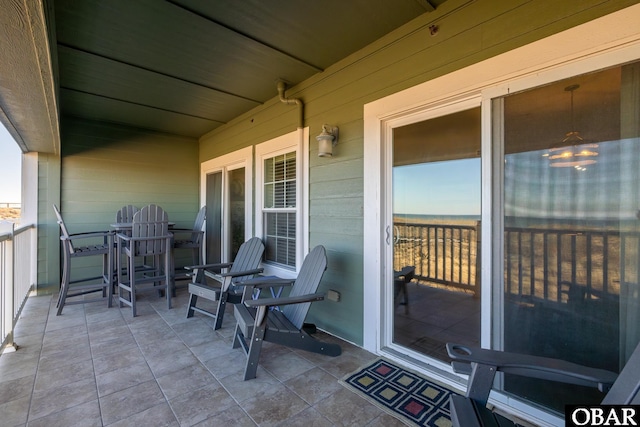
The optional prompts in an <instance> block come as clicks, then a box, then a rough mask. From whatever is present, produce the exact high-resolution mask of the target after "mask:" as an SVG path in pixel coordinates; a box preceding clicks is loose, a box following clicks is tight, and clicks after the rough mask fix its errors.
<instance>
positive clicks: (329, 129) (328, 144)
mask: <svg viewBox="0 0 640 427" xmlns="http://www.w3.org/2000/svg"><path fill="white" fill-rule="evenodd" d="M316 139H317V140H318V157H331V156H333V147H334V146H335V145H336V144H337V143H338V128H337V127H336V126H331V125H322V132H321V133H320V135H318V136H316Z"/></svg>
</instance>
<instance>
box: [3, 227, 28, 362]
mask: <svg viewBox="0 0 640 427" xmlns="http://www.w3.org/2000/svg"><path fill="white" fill-rule="evenodd" d="M35 242H36V227H35V226H34V225H27V226H21V227H19V228H15V224H13V223H11V222H7V221H0V332H1V333H2V347H1V349H2V351H5V350H9V349H13V348H15V347H14V343H13V328H14V326H15V324H16V321H17V319H18V317H19V315H20V311H21V310H22V307H23V306H24V303H25V301H26V299H27V296H28V295H29V293H30V292H31V290H32V289H33V287H34V286H35V277H36V273H35V272H36V268H35V247H36V244H35Z"/></svg>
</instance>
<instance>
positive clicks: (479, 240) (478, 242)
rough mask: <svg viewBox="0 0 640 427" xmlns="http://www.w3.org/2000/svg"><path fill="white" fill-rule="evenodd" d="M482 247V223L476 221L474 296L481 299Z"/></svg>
mask: <svg viewBox="0 0 640 427" xmlns="http://www.w3.org/2000/svg"><path fill="white" fill-rule="evenodd" d="M481 247H482V221H476V277H475V280H474V286H475V287H474V289H473V296H474V297H475V298H477V297H479V296H480V295H479V294H480V291H481V289H480V285H481V279H480V278H481V277H482V274H481V271H482V266H481V264H482V263H481V259H480V254H481V250H480V248H481Z"/></svg>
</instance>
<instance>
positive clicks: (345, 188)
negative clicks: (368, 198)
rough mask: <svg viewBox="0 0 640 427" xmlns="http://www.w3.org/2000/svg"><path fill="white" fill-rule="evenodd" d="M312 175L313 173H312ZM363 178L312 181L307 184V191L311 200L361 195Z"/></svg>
mask: <svg viewBox="0 0 640 427" xmlns="http://www.w3.org/2000/svg"><path fill="white" fill-rule="evenodd" d="M312 175H313V174H312ZM363 181H364V180H363V178H362V177H357V178H351V179H340V180H335V181H313V180H311V183H310V184H309V193H311V194H312V195H313V200H323V199H336V198H343V197H360V198H362V195H363V191H364V188H363Z"/></svg>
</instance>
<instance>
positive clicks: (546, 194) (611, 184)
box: [493, 63, 640, 412]
mask: <svg viewBox="0 0 640 427" xmlns="http://www.w3.org/2000/svg"><path fill="white" fill-rule="evenodd" d="M639 82H640V64H638V63H635V64H630V65H624V66H620V67H615V68H611V69H607V70H604V71H600V72H596V73H591V74H587V75H581V76H576V77H573V78H569V79H566V80H562V81H558V82H555V83H553V84H549V85H546V86H543V87H538V88H534V89H530V90H527V91H523V92H520V93H515V94H511V95H508V96H504V97H502V98H499V99H495V100H494V101H493V114H494V115H495V116H496V117H498V118H502V126H498V127H497V128H496V129H495V130H494V140H495V142H500V140H501V139H503V141H502V143H503V147H504V158H503V159H501V160H500V161H499V162H498V163H499V164H498V165H496V167H500V166H502V167H503V168H504V179H503V185H502V187H503V199H504V202H503V207H502V209H503V212H504V213H503V217H502V232H501V233H502V245H503V253H504V260H503V264H504V265H503V266H504V269H503V272H502V274H503V284H504V287H503V300H502V301H497V303H496V305H495V307H496V310H494V318H495V319H496V322H495V324H496V325H498V328H497V329H496V330H495V331H494V332H495V334H494V337H495V340H494V341H495V346H496V347H498V348H503V349H504V350H506V351H515V352H524V353H528V354H534V355H542V356H547V357H557V358H561V359H564V360H569V361H573V362H576V363H579V364H583V365H588V366H593V367H598V368H603V369H608V370H611V371H616V372H618V371H620V369H621V368H622V366H624V364H625V362H626V360H627V358H628V357H629V355H630V353H631V352H632V351H633V349H634V348H635V346H636V344H637V343H638V341H639V339H640V297H639V295H640V286H639V279H640V275H639V271H640V270H639V262H640V172H639V171H640V139H639V137H640V132H639V129H640V115H639V114H638V111H640V105H638V103H639V100H640V83H639ZM500 304H501V305H502V308H501V309H500ZM503 388H504V390H505V391H506V392H508V393H512V394H515V395H517V396H518V397H519V398H523V399H526V400H529V401H531V402H535V403H538V404H542V405H544V406H546V407H549V408H553V409H555V410H557V411H558V412H562V411H563V410H564V405H565V404H568V403H580V404H586V403H589V402H592V403H597V402H599V401H600V400H601V399H602V394H600V393H598V392H594V391H592V390H589V389H586V388H585V389H580V388H578V387H569V386H559V385H558V384H552V383H549V382H545V381H535V380H524V379H522V378H516V377H513V378H509V377H505V378H504V383H503Z"/></svg>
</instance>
